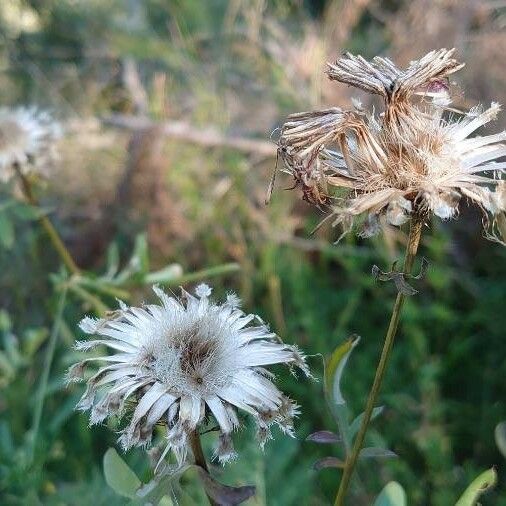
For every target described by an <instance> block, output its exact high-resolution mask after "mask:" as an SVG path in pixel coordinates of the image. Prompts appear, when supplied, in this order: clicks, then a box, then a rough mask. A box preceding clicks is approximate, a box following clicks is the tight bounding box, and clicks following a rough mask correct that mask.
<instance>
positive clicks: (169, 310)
mask: <svg viewBox="0 0 506 506" xmlns="http://www.w3.org/2000/svg"><path fill="white" fill-rule="evenodd" d="M154 291H155V292H156V294H157V295H158V297H159V298H160V302H161V304H151V305H146V306H143V307H140V308H139V307H127V306H126V305H124V304H122V305H121V307H120V309H119V310H118V311H116V312H114V313H113V314H111V315H110V317H108V318H105V319H100V320H94V319H92V318H85V319H84V320H83V321H82V322H81V324H80V327H81V329H82V330H83V331H84V332H86V333H89V334H95V335H96V336H97V337H96V338H94V339H92V340H90V341H83V342H78V343H77V345H76V347H77V349H80V350H90V349H92V348H95V347H96V346H99V345H105V346H106V347H108V348H109V349H110V350H111V351H112V352H113V353H112V354H110V355H106V356H101V357H90V358H86V359H84V360H83V361H82V362H80V363H79V364H76V365H74V366H73V367H71V369H70V370H69V379H70V380H71V381H72V380H79V379H81V378H82V375H83V373H84V368H85V367H86V366H87V365H88V364H89V363H90V362H94V361H97V362H98V363H101V364H102V365H101V367H100V369H98V371H97V372H95V373H94V374H93V375H92V376H91V377H90V378H89V379H88V381H87V388H86V391H85V392H84V395H83V396H82V398H81V400H80V402H79V404H78V409H81V410H88V409H90V410H91V416H90V424H96V423H100V422H102V421H103V420H105V419H106V418H108V417H110V416H113V415H120V416H121V415H122V414H124V413H127V414H128V420H129V422H128V425H127V426H126V427H125V428H124V429H123V430H122V432H121V437H120V442H121V444H122V445H123V447H124V448H125V449H128V448H131V447H133V446H146V445H149V444H150V442H151V438H152V432H153V428H154V426H155V425H156V424H163V425H164V426H165V427H166V438H167V448H166V451H168V450H173V452H174V454H175V455H176V457H177V460H178V462H179V463H180V464H181V463H182V462H183V461H184V460H185V458H186V455H187V448H188V436H189V434H190V433H191V432H192V431H195V430H198V428H199V426H200V425H201V424H202V423H203V422H204V421H205V420H207V419H208V418H211V417H212V418H214V419H215V421H216V423H217V424H218V427H219V432H220V437H219V444H218V447H217V449H216V456H217V457H218V458H219V460H220V461H221V462H226V461H227V460H229V459H231V458H233V457H234V456H235V452H234V449H233V444H232V439H231V433H232V431H233V430H234V429H236V428H238V427H239V425H240V423H239V418H238V416H237V410H238V409H239V410H242V411H244V412H246V413H248V414H250V415H251V416H252V417H253V419H254V420H255V422H256V425H257V429H258V436H259V441H260V444H261V445H262V446H263V444H264V443H265V441H266V440H267V439H268V438H269V437H270V427H271V426H272V425H273V424H276V425H278V426H279V428H280V429H281V430H282V431H283V432H285V433H288V434H290V435H292V434H293V418H294V416H296V415H297V413H298V407H297V405H296V404H295V403H293V402H292V401H291V400H290V399H289V398H288V397H287V396H285V395H284V394H283V393H282V392H281V391H280V390H279V389H278V388H277V387H276V386H275V384H274V382H273V379H274V376H273V375H272V374H271V373H269V372H268V371H267V370H266V369H265V366H268V365H271V364H286V365H288V366H290V367H291V366H296V367H299V368H300V369H302V370H303V371H304V372H305V373H306V374H309V371H308V369H307V366H306V364H305V360H304V356H303V355H302V354H301V353H300V352H299V351H298V350H297V349H296V348H295V347H294V346H289V345H286V344H283V343H281V342H280V341H279V340H278V339H276V335H275V334H274V333H272V332H270V331H269V329H268V328H267V326H266V325H265V324H264V323H263V322H262V321H261V320H260V318H259V317H257V316H255V315H252V314H246V313H244V312H243V311H242V310H241V309H239V307H238V304H239V302H240V300H239V299H238V297H237V296H235V295H229V296H228V297H227V300H226V302H224V303H222V304H217V303H214V302H212V301H211V300H210V298H209V297H210V295H211V288H209V287H208V286H207V285H200V286H199V287H198V288H197V289H196V292H195V296H193V295H191V294H189V293H187V292H184V291H183V295H182V298H180V299H179V298H175V297H171V296H168V295H167V294H165V293H164V292H163V291H162V290H160V289H159V288H157V287H154ZM164 455H165V452H164Z"/></svg>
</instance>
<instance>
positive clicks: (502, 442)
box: [494, 422, 506, 458]
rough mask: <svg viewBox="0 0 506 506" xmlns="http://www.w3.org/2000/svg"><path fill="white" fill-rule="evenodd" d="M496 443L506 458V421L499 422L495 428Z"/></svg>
mask: <svg viewBox="0 0 506 506" xmlns="http://www.w3.org/2000/svg"><path fill="white" fill-rule="evenodd" d="M494 433H495V444H496V445H497V448H499V451H500V452H501V454H502V456H503V457H504V458H506V422H501V423H498V424H497V426H496V428H495V431H494Z"/></svg>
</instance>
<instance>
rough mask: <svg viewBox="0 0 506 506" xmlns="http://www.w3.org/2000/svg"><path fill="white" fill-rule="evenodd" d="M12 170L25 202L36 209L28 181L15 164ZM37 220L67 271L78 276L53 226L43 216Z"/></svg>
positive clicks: (36, 205) (35, 202)
mask: <svg viewBox="0 0 506 506" xmlns="http://www.w3.org/2000/svg"><path fill="white" fill-rule="evenodd" d="M14 170H15V171H16V174H17V176H18V177H19V180H20V182H21V187H22V189H23V193H24V195H25V198H26V200H28V202H29V203H30V204H31V205H32V206H34V207H38V205H39V202H38V200H37V198H36V197H35V195H34V193H33V189H32V183H31V181H30V179H29V178H28V177H27V176H26V175H25V174H23V172H21V170H20V169H19V167H18V166H17V165H16V164H14ZM38 219H39V223H40V224H41V226H42V228H43V229H44V230H45V232H46V234H47V235H48V237H49V239H50V241H51V243H52V244H53V246H54V249H55V250H56V252H57V253H58V255H59V256H60V258H61V260H62V262H63V263H64V264H65V266H66V267H67V269H68V270H69V271H70V272H71V274H79V267H77V265H76V263H75V262H74V259H73V258H72V255H71V254H70V253H69V250H68V249H67V247H66V246H65V244H64V243H63V241H62V239H61V237H60V236H59V234H58V232H57V231H56V229H55V228H54V226H53V224H52V223H51V222H50V221H49V218H48V217H47V216H46V215H44V214H43V215H41V216H39V218H38Z"/></svg>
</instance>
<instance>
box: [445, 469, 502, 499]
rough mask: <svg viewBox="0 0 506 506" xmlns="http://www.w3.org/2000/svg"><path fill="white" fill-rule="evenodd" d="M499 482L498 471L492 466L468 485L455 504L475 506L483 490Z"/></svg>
mask: <svg viewBox="0 0 506 506" xmlns="http://www.w3.org/2000/svg"><path fill="white" fill-rule="evenodd" d="M496 483H497V473H496V471H495V469H494V468H493V467H492V468H491V469H489V470H488V471H485V472H484V473H481V474H480V475H479V476H478V477H477V478H476V479H475V480H474V481H473V482H472V483H471V485H469V487H467V489H466V491H465V492H464V493H463V494H462V496H461V498H460V499H459V500H458V501H457V503H456V504H455V506H473V505H475V504H476V501H477V500H478V498H479V497H480V495H481V494H483V492H486V491H487V490H488V489H490V488H492V487H493V486H494V485H495V484H496Z"/></svg>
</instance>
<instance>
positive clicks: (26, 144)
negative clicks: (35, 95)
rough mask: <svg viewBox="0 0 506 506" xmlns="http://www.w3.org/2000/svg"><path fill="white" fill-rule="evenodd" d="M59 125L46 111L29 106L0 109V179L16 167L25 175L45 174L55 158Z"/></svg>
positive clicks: (5, 179)
mask: <svg viewBox="0 0 506 506" xmlns="http://www.w3.org/2000/svg"><path fill="white" fill-rule="evenodd" d="M59 134H60V126H59V124H58V123H57V122H55V120H54V119H53V118H52V117H51V115H50V114H49V113H47V112H43V111H38V110H37V109H35V108H33V107H30V108H27V107H18V108H16V109H9V108H6V107H2V108H0V180H2V181H8V180H9V179H11V178H12V177H13V175H14V170H13V168H14V167H16V168H17V169H18V170H20V171H21V172H22V173H23V174H27V173H29V172H38V173H42V174H45V173H46V170H47V168H48V167H49V164H50V162H51V161H52V160H53V159H54V157H55V141H56V139H57V138H58V136H59Z"/></svg>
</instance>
